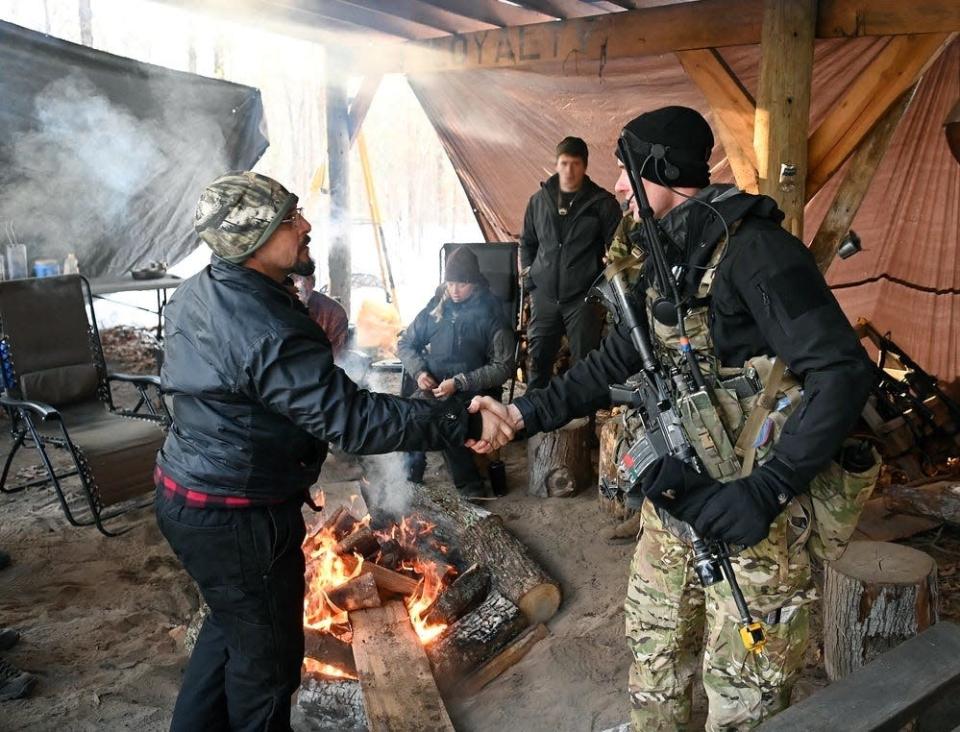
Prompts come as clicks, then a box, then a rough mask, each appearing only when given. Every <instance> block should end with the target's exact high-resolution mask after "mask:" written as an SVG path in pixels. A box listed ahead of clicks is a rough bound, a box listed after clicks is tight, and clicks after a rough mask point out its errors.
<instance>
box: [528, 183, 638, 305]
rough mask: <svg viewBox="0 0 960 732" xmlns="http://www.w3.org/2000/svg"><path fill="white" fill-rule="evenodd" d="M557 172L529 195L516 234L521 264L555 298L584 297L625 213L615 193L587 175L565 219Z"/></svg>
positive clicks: (543, 291)
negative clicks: (558, 206) (562, 230)
mask: <svg viewBox="0 0 960 732" xmlns="http://www.w3.org/2000/svg"><path fill="white" fill-rule="evenodd" d="M559 191H560V176H559V175H557V174H554V175H553V176H551V177H550V179H549V180H547V181H546V182H545V183H541V184H540V190H539V191H537V192H536V193H534V194H533V195H532V196H531V197H530V202H529V203H528V204H527V211H526V213H525V214H524V217H523V232H522V233H521V234H520V265H521V267H523V268H527V267H529V268H530V273H529V286H530V287H531V288H536V289H537V290H538V291H539V292H540V294H541V295H542V296H545V297H548V298H549V299H551V300H555V301H557V302H570V301H571V300H576V299H582V298H583V297H584V295H585V294H586V292H587V290H588V289H589V288H590V285H591V284H593V281H594V280H595V279H596V278H597V275H598V274H600V270H602V269H603V256H604V254H606V250H607V246H609V244H610V240H611V239H612V238H613V233H614V231H616V229H617V225H618V224H619V223H620V219H621V218H622V216H623V213H622V212H621V211H620V204H618V203H617V199H616V198H614V196H613V194H612V193H610V192H608V191H605V190H604V189H603V188H601V187H600V186H598V185H597V184H596V183H594V182H593V181H592V180H590V178H589V176H586V177H584V180H583V187H582V188H581V189H580V191H579V192H578V193H577V197H576V198H575V199H574V203H573V207H572V209H571V211H570V213H569V214H567V216H566V217H564V218H566V219H568V220H567V221H565V222H564V226H563V228H564V236H563V238H562V239H561V237H560V231H561V221H560V219H561V216H560V214H559V212H558V210H557V196H558V194H559Z"/></svg>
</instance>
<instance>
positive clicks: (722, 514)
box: [641, 457, 794, 546]
mask: <svg viewBox="0 0 960 732" xmlns="http://www.w3.org/2000/svg"><path fill="white" fill-rule="evenodd" d="M775 462H776V461H771V463H768V464H767V465H763V466H760V467H758V468H756V469H755V470H754V471H753V473H751V474H750V475H749V476H748V477H746V478H739V479H737V480H733V481H730V482H729V483H720V482H719V481H716V480H714V479H713V478H711V477H710V476H708V475H705V474H700V473H698V472H696V471H695V470H694V469H693V468H691V467H689V466H688V465H687V464H686V463H684V462H682V461H680V460H677V459H676V458H673V457H664V458H660V460H659V461H658V462H657V463H656V464H654V465H653V466H652V467H651V468H650V470H649V471H648V472H647V474H646V475H645V476H644V479H643V482H642V484H641V487H642V489H643V493H644V495H645V496H646V497H647V498H649V499H650V501H651V502H652V503H653V504H654V505H655V506H657V507H658V508H662V509H664V510H665V511H667V512H668V513H670V514H671V515H673V516H675V517H676V518H678V519H680V520H681V521H686V522H687V523H688V524H690V525H691V526H692V527H693V528H694V530H696V532H697V533H698V534H700V536H703V537H707V538H711V539H719V540H721V541H725V542H727V543H728V544H739V545H741V546H753V545H754V544H757V543H759V542H761V541H763V540H764V539H765V538H766V537H767V534H768V533H769V532H770V524H771V523H772V522H773V520H774V519H775V518H776V517H777V515H778V514H779V513H780V511H782V510H783V508H784V506H786V505H787V503H789V502H790V499H792V498H793V496H794V493H793V491H792V489H791V488H790V485H789V484H788V483H787V481H786V480H784V478H783V477H781V475H780V474H778V473H782V472H783V469H786V468H785V466H783V468H782V469H781V470H780V471H777V468H778V467H780V466H779V465H773V464H772V463H775ZM786 470H789V469H786Z"/></svg>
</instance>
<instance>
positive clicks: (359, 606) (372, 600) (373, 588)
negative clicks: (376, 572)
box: [327, 573, 380, 612]
mask: <svg viewBox="0 0 960 732" xmlns="http://www.w3.org/2000/svg"><path fill="white" fill-rule="evenodd" d="M327 599H328V600H329V601H330V602H331V603H332V604H334V605H335V606H337V607H338V608H340V609H341V610H346V611H348V612H349V611H352V610H363V609H364V608H368V607H380V593H378V592H377V582H376V580H375V579H374V577H373V575H372V574H369V573H368V574H358V575H357V576H356V577H354V578H353V579H351V580H347V581H346V582H344V583H343V584H342V585H340V586H339V587H334V588H333V589H332V590H330V591H329V592H327Z"/></svg>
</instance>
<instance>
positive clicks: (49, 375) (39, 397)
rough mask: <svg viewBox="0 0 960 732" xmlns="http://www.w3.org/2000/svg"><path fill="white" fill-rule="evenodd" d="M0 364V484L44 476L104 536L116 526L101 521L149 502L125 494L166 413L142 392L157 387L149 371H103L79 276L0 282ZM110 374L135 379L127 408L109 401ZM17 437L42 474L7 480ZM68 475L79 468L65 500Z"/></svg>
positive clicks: (77, 517) (69, 511)
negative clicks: (0, 455)
mask: <svg viewBox="0 0 960 732" xmlns="http://www.w3.org/2000/svg"><path fill="white" fill-rule="evenodd" d="M88 312H89V314H90V317H89V320H88V317H87V313H88ZM0 370H2V374H0V376H2V387H3V391H2V396H0V406H3V408H4V409H5V410H6V411H7V414H8V415H9V416H10V420H11V432H12V435H13V446H12V448H11V450H10V454H9V455H8V456H7V459H6V462H5V463H4V466H3V473H2V474H0V491H2V492H3V493H16V492H18V491H22V490H24V489H26V488H30V487H32V486H37V485H44V484H46V483H51V484H52V485H53V488H54V490H55V491H56V493H57V498H58V499H59V501H60V506H61V507H62V508H63V512H64V514H65V515H66V517H67V521H69V522H70V524H72V525H73V526H91V525H95V526H96V527H97V529H99V530H100V531H101V532H102V533H103V534H105V535H107V536H117V535H118V534H119V533H123V532H122V531H121V532H111V531H108V530H107V529H106V528H104V525H103V522H104V521H106V520H108V519H111V518H114V517H115V516H118V515H120V514H122V513H125V512H126V511H129V510H131V509H134V508H140V507H143V506H146V505H149V503H150V501H146V502H140V503H138V504H136V505H130V502H131V499H133V498H136V497H137V496H141V495H142V494H143V493H144V492H145V491H147V490H148V489H150V488H152V486H153V467H154V463H155V461H156V455H157V450H158V449H159V448H160V445H161V443H162V442H163V438H164V431H163V428H164V427H165V426H166V425H167V424H168V423H169V418H168V416H167V414H166V408H165V407H164V405H163V402H162V400H159V399H158V403H159V404H160V407H159V409H158V408H157V407H155V406H154V404H153V402H152V401H151V399H150V397H149V396H148V392H147V390H148V388H150V387H153V388H154V389H155V390H156V393H157V394H158V396H159V391H160V379H159V377H157V376H135V375H130V374H113V373H108V372H107V369H106V362H105V360H104V356H103V348H102V345H101V343H100V332H99V330H98V329H97V321H96V318H95V317H94V315H93V299H92V296H91V294H90V285H89V283H88V282H87V281H86V279H85V278H83V277H81V276H79V275H69V276H66V277H49V278H43V279H32V278H31V279H22V280H10V281H7V282H0ZM114 381H122V382H127V383H130V384H132V385H133V386H134V388H136V389H137V393H138V394H139V397H140V401H139V403H138V404H137V405H136V407H134V409H132V410H126V411H124V410H118V409H117V408H116V407H115V406H114V403H113V398H112V395H111V391H110V383H111V382H114ZM24 446H27V447H33V448H35V449H36V450H37V451H38V452H39V453H40V460H41V462H42V467H43V468H44V469H45V471H46V476H45V477H42V478H38V479H32V480H28V481H26V482H25V483H21V484H19V485H16V486H13V487H7V486H6V482H7V474H8V473H9V471H10V465H11V463H12V462H13V457H14V455H15V454H16V453H17V451H18V450H19V449H20V448H21V447H24ZM48 447H57V448H60V449H63V450H66V451H67V452H68V453H69V454H70V458H71V459H72V461H73V468H72V469H70V470H68V471H67V472H63V473H57V472H56V470H55V469H54V466H53V464H52V462H51V461H50V457H49V455H48V453H47V448H48ZM73 475H78V476H79V477H80V485H81V489H82V496H81V498H80V499H76V498H73V499H71V500H68V499H67V497H66V496H65V495H64V491H63V486H62V485H61V483H60V481H61V480H62V479H63V478H67V477H69V476H73ZM124 503H125V504H126V505H124V506H120V505H118V504H124ZM87 511H89V516H86V515H84V514H86V512H87Z"/></svg>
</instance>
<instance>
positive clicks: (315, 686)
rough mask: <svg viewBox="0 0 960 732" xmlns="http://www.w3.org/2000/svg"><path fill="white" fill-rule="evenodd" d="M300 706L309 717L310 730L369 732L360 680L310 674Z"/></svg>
mask: <svg viewBox="0 0 960 732" xmlns="http://www.w3.org/2000/svg"><path fill="white" fill-rule="evenodd" d="M297 706H298V707H300V710H301V711H302V712H303V714H304V716H305V717H306V718H307V720H309V722H310V729H313V730H330V732H333V731H334V730H335V731H336V732H367V729H368V728H367V715H366V712H364V709H363V692H362V691H361V689H360V682H359V681H356V680H353V679H338V680H335V681H334V680H327V679H324V678H318V677H315V676H308V677H306V678H305V679H304V680H303V683H302V684H301V686H300V694H299V695H298V697H297Z"/></svg>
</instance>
